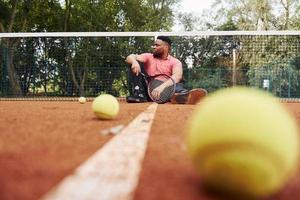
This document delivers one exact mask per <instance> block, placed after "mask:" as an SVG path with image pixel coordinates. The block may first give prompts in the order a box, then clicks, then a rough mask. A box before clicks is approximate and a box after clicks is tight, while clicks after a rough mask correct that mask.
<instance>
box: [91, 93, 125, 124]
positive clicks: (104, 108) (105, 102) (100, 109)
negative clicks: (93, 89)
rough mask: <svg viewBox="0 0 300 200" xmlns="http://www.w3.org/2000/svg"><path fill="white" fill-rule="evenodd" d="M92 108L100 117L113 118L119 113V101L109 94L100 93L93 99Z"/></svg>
mask: <svg viewBox="0 0 300 200" xmlns="http://www.w3.org/2000/svg"><path fill="white" fill-rule="evenodd" d="M92 110H93V112H94V113H95V115H96V116H97V117H99V118H100V119H113V118H115V117H116V116H117V114H118V113H119V102H118V100H117V99H116V98H115V97H114V96H112V95H110V94H101V95H99V96H98V97H96V98H95V99H94V101H93V103H92Z"/></svg>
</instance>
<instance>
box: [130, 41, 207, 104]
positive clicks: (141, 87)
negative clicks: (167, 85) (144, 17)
mask: <svg viewBox="0 0 300 200" xmlns="http://www.w3.org/2000/svg"><path fill="white" fill-rule="evenodd" d="M171 44H172V42H171V40H170V38H169V37H167V36H158V37H157V39H156V40H155V42H154V45H153V47H152V48H153V52H152V53H143V54H139V55H135V54H131V55H129V56H127V58H126V62H127V63H128V64H130V67H131V70H130V75H129V84H130V88H129V90H130V91H129V92H130V96H128V97H127V98H126V101H127V102H128V103H140V102H147V101H151V99H150V98H149V95H148V93H147V83H146V82H145V79H144V78H143V76H142V75H141V72H142V73H144V74H147V75H148V76H154V75H157V74H166V75H168V76H171V77H172V78H173V79H174V81H175V83H176V89H175V94H174V95H173V97H172V98H171V99H170V101H171V102H172V103H179V104H196V103H198V102H199V100H200V99H201V98H202V97H204V96H206V94H207V92H206V90H204V89H192V90H190V91H188V90H187V89H185V88H184V87H183V83H182V79H183V70H182V63H181V62H180V61H179V60H178V59H177V58H175V57H173V56H171V55H170V51H171ZM163 89H164V88H161V87H157V88H155V89H154V90H156V91H155V92H157V93H158V94H160V93H161V92H162V91H163Z"/></svg>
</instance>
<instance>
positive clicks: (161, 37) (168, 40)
mask: <svg viewBox="0 0 300 200" xmlns="http://www.w3.org/2000/svg"><path fill="white" fill-rule="evenodd" d="M156 39H158V40H162V41H164V42H166V43H168V44H169V45H170V46H171V45H172V41H171V39H170V38H169V37H168V36H157V38H156Z"/></svg>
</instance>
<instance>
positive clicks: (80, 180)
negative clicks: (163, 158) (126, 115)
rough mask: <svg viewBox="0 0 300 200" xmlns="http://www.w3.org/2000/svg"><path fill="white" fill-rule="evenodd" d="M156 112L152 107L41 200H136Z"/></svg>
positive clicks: (155, 107)
mask: <svg viewBox="0 0 300 200" xmlns="http://www.w3.org/2000/svg"><path fill="white" fill-rule="evenodd" d="M156 109H157V104H156V103H154V104H151V105H150V106H149V107H148V108H147V110H146V111H144V112H143V113H141V114H139V115H138V116H137V117H136V118H135V119H134V120H133V121H132V122H131V123H130V124H129V125H128V126H127V127H126V128H124V129H123V130H122V131H121V132H120V133H119V134H118V135H116V136H115V137H114V138H112V139H111V140H110V141H109V142H108V143H106V144H105V145H104V146H103V147H102V148H101V149H99V150H98V151H97V152H96V153H95V154H94V155H93V156H91V157H90V158H89V159H88V160H87V161H86V162H85V163H83V164H82V165H81V166H79V167H78V168H77V169H76V170H75V172H74V174H72V175H70V176H68V177H66V178H65V179H64V180H63V181H62V182H61V183H60V184H59V185H58V186H56V187H55V188H54V189H53V190H51V191H50V192H49V193H47V194H46V195H45V196H44V197H43V198H42V199H43V200H62V199H63V200H99V199H100V200H125V199H126V200H129V199H133V195H134V191H135V189H136V186H137V184H138V179H139V173H140V171H141V167H142V161H143V159H144V155H145V151H146V148H147V142H148V138H149V132H150V129H151V125H152V121H153V118H154V115H155V112H156Z"/></svg>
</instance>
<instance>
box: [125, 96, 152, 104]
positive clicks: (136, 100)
mask: <svg viewBox="0 0 300 200" xmlns="http://www.w3.org/2000/svg"><path fill="white" fill-rule="evenodd" d="M147 101H148V100H147V98H145V97H140V96H137V95H133V96H128V97H126V102H127V103H143V102H147Z"/></svg>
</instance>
